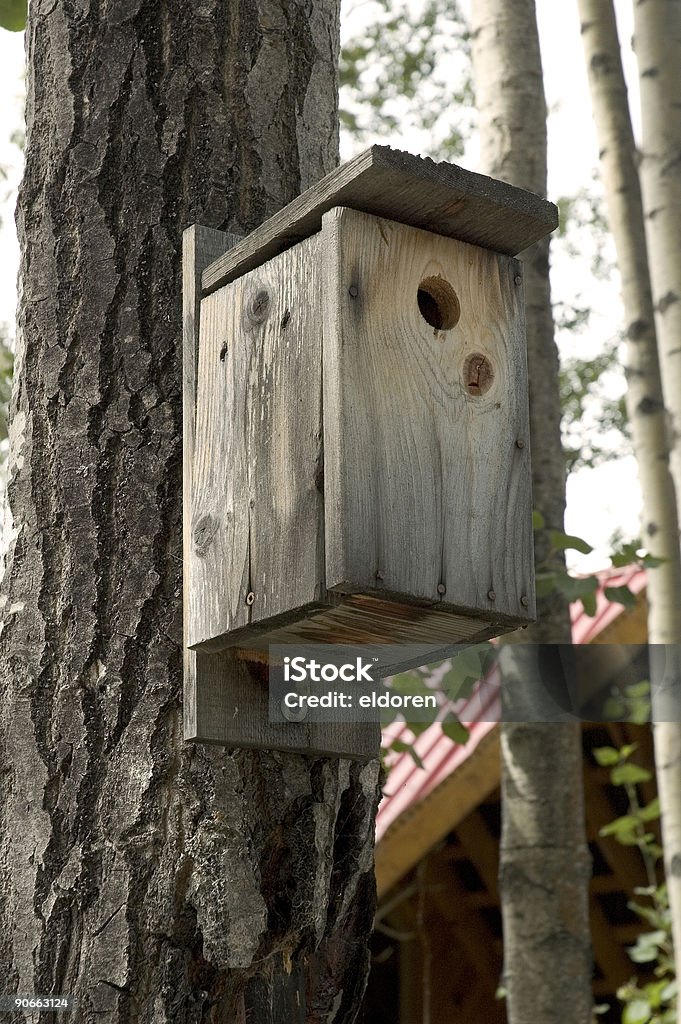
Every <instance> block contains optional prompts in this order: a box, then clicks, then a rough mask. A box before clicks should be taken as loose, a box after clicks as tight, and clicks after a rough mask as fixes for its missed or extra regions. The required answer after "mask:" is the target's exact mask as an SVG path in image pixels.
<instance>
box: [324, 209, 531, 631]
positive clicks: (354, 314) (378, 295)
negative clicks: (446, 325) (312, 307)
mask: <svg viewBox="0 0 681 1024" xmlns="http://www.w3.org/2000/svg"><path fill="white" fill-rule="evenodd" d="M323 223H324V226H323V232H322V233H323V260H324V294H325V309H324V316H325V319H324V459H325V506H326V585H327V587H328V588H329V589H335V590H337V591H339V592H341V593H352V592H358V591H359V592H362V593H365V594H367V593H368V594H371V593H373V594H379V593H383V594H385V596H386V597H387V598H392V599H393V600H400V599H401V598H400V595H402V596H403V598H404V599H406V600H409V601H414V600H419V599H420V600H422V601H424V602H428V603H430V604H437V605H438V606H439V607H440V608H441V609H442V610H445V609H447V608H450V609H451V610H452V611H457V610H458V611H460V610H464V611H466V612H467V613H468V614H470V615H473V616H474V617H479V618H483V619H487V620H488V621H494V620H495V619H497V618H500V619H503V618H505V619H506V623H507V625H506V627H505V628H509V626H508V623H509V622H513V623H515V624H518V625H519V624H523V623H527V622H529V621H531V620H532V617H533V614H534V587H533V554H532V523H531V483H530V461H529V443H528V429H529V428H528V407H527V402H528V395H527V371H526V364H525V339H524V314H523V303H522V287H520V284H521V281H522V279H521V274H522V269H521V266H520V264H519V263H517V261H515V260H513V259H511V258H509V257H505V256H499V255H497V254H495V253H491V252H488V251H486V250H484V249H480V248H478V247H474V246H470V245H467V244H465V243H463V242H458V241H455V240H452V239H447V238H442V237H441V236H438V235H433V234H431V233H428V232H424V231H419V230H417V229H414V228H409V227H405V226H404V225H402V224H397V223H395V222H392V221H387V220H383V219H379V218H377V217H372V216H369V215H367V214H362V213H357V212H356V211H354V210H344V209H336V210H332V211H330V212H329V213H327V214H325V216H324V222H323ZM429 278H435V279H439V280H442V279H444V280H445V281H446V282H448V283H449V285H450V286H451V287H453V289H454V291H455V292H456V295H457V297H458V301H459V305H460V319H459V321H458V323H457V324H456V326H455V327H453V328H452V329H450V330H444V331H441V330H437V329H434V328H433V327H432V326H430V325H429V324H428V323H427V322H426V320H425V319H424V318H423V316H422V314H421V312H420V310H419V306H418V303H417V292H418V289H419V286H420V284H421V282H423V281H424V280H427V279H429ZM476 353H477V354H480V356H481V357H484V359H486V360H488V362H489V364H490V365H491V368H492V372H493V376H492V377H491V383H490V385H489V389H488V390H486V391H485V392H484V393H478V392H479V390H480V389H477V388H470V387H469V386H468V378H467V377H465V376H464V372H465V371H466V372H467V367H468V366H469V363H470V357H471V356H472V355H473V354H476ZM500 631H502V630H500Z"/></svg>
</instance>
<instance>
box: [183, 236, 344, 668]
mask: <svg viewBox="0 0 681 1024" xmlns="http://www.w3.org/2000/svg"><path fill="white" fill-rule="evenodd" d="M320 294H321V289H320V238H319V236H318V235H317V236H312V237H311V238H309V239H306V240H305V241H304V242H301V243H300V244H298V245H296V246H294V247H293V248H292V249H289V250H288V251H286V252H284V253H282V254H281V255H279V256H277V257H275V258H274V259H272V260H270V261H269V262H268V263H266V264H264V265H263V266H262V267H261V268H259V269H257V270H254V271H252V272H250V273H248V274H245V275H244V276H243V277H241V278H239V279H238V280H236V281H234V282H232V283H231V284H228V285H226V286H225V287H223V288H221V289H220V290H219V291H217V292H215V293H213V294H212V295H210V296H208V297H206V298H204V299H203V301H202V303H201V331H200V341H199V365H198V386H197V415H196V444H195V454H194V476H193V487H194V494H193V518H192V522H193V532H192V548H191V557H192V573H191V593H190V638H189V643H190V645H193V646H196V645H199V644H206V645H207V646H209V647H211V648H213V649H215V648H216V647H219V646H220V645H221V644H224V645H227V644H228V643H229V642H230V640H229V634H230V633H232V632H233V631H235V630H241V629H243V628H244V627H248V626H250V625H255V624H257V623H259V622H261V621H263V620H267V619H270V618H272V617H274V616H277V615H282V614H295V612H296V611H297V609H299V608H303V607H305V606H306V605H308V604H310V603H311V602H313V601H315V600H316V599H318V598H319V594H320V589H321V586H322V582H323V557H324V551H323V497H322V493H321V471H322V421H321V390H322V369H321V357H322V337H321V335H322V320H321V307H320V302H321V299H320Z"/></svg>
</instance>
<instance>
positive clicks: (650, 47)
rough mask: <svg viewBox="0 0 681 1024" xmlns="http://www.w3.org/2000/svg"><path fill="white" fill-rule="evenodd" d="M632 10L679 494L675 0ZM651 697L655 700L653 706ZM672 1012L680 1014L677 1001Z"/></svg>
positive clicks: (664, 755)
mask: <svg viewBox="0 0 681 1024" xmlns="http://www.w3.org/2000/svg"><path fill="white" fill-rule="evenodd" d="M634 12H635V50H636V56H637V59H638V68H639V80H640V88H641V114H642V126H643V139H642V159H641V187H642V191H643V201H644V208H645V224H646V236H647V241H648V253H649V266H650V278H651V283H652V293H653V301H654V305H655V325H656V330H657V339H658V348H659V355H660V366H661V370H662V380H663V387H664V394H665V401H666V404H667V408H668V409H669V413H670V421H671V468H672V475H673V478H674V484H675V488H676V494H677V496H678V495H681V3H679V0H638V2H637V3H635V4H634ZM677 500H678V498H677ZM667 660H668V662H670V664H669V665H668V667H667V672H668V676H669V678H670V679H673V680H674V681H675V682H676V684H677V685H678V680H679V675H678V669H677V662H678V650H677V649H675V650H674V651H673V652H672V651H671V650H670V649H668V651H667ZM654 696H655V695H654ZM656 703H657V704H658V705H660V709H659V710H658V708H657V707H656ZM653 714H654V716H655V718H656V725H655V761H656V768H657V781H658V789H659V792H660V806H661V808H662V836H663V844H664V851H665V871H666V878H667V886H668V891H669V901H670V906H671V911H672V932H673V936H674V947H675V959H676V973H677V977H681V759H680V754H679V751H681V724H680V723H679V722H678V721H667V722H666V721H662V720H661V719H662V718H663V717H667V716H666V715H665V714H664V709H663V708H662V707H661V700H660V699H658V701H657V702H655V701H654V704H653ZM669 717H671V716H669ZM674 717H676V716H674ZM658 719H659V721H658ZM680 1002H681V1001H680ZM678 1020H679V1021H681V1006H680V1008H679V1016H678Z"/></svg>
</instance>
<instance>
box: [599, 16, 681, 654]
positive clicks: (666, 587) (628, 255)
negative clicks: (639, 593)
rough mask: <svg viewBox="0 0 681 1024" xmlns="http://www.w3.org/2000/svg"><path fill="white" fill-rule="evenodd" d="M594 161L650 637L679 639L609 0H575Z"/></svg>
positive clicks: (656, 382)
mask: <svg viewBox="0 0 681 1024" xmlns="http://www.w3.org/2000/svg"><path fill="white" fill-rule="evenodd" d="M579 13H580V18H581V21H582V39H583V42H584V52H585V57H586V63H587V69H588V74H589V85H590V88H591V99H592V107H593V114H594V120H595V123H596V131H597V133H598V146H599V151H600V166H601V176H602V179H603V184H604V186H605V194H606V201H607V210H608V222H609V225H610V230H611V232H612V235H613V239H614V242H615V249H616V252H617V263H618V266H619V271H620V276H621V281H622V302H623V305H624V312H625V318H626V338H627V365H626V377H627V414H628V417H629V422H630V423H631V428H632V434H633V442H634V452H635V455H636V461H637V466H638V475H639V479H640V482H641V491H642V495H643V507H644V512H643V523H642V536H643V537H644V539H645V544H646V547H647V548H648V550H649V551H650V553H651V554H653V555H655V556H657V557H659V558H663V559H664V562H663V564H662V565H661V566H659V567H658V568H656V569H650V570H649V572H648V608H649V611H648V635H649V640H650V642H651V643H654V644H665V643H678V641H679V639H680V638H681V558H680V556H679V526H678V518H677V509H676V496H675V493H674V483H673V480H672V476H671V472H670V471H669V437H668V432H667V417H666V412H665V408H664V402H663V397H662V382H661V379H660V367H659V362H658V357H657V340H656V335H655V315H654V309H653V299H652V293H651V288H650V275H649V271H648V254H647V246H646V237H645V226H644V220H643V205H642V200H641V189H640V184H639V177H638V169H637V155H636V145H635V142H634V134H633V130H632V126H631V119H630V116H629V105H628V101H627V88H626V83H625V80H624V72H623V70H622V60H621V56H620V48H619V39H618V36H617V23H616V20H615V11H614V7H613V3H612V0H579Z"/></svg>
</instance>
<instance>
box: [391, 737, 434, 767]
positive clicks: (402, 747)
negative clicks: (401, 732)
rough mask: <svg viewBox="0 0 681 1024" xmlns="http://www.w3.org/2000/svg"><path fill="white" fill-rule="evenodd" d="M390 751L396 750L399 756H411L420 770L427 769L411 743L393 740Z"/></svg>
mask: <svg viewBox="0 0 681 1024" xmlns="http://www.w3.org/2000/svg"><path fill="white" fill-rule="evenodd" d="M388 750H394V751H396V752H397V753H398V754H409V755H410V756H411V757H412V758H413V760H414V763H415V764H416V765H417V767H418V768H423V769H425V767H426V766H425V765H424V763H423V761H422V760H421V758H420V757H419V755H418V754H417V753H416V750H415V749H414V747H413V746H412V744H411V743H405V742H404V741H403V740H393V741H392V743H391V744H390V746H389V747H388Z"/></svg>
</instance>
